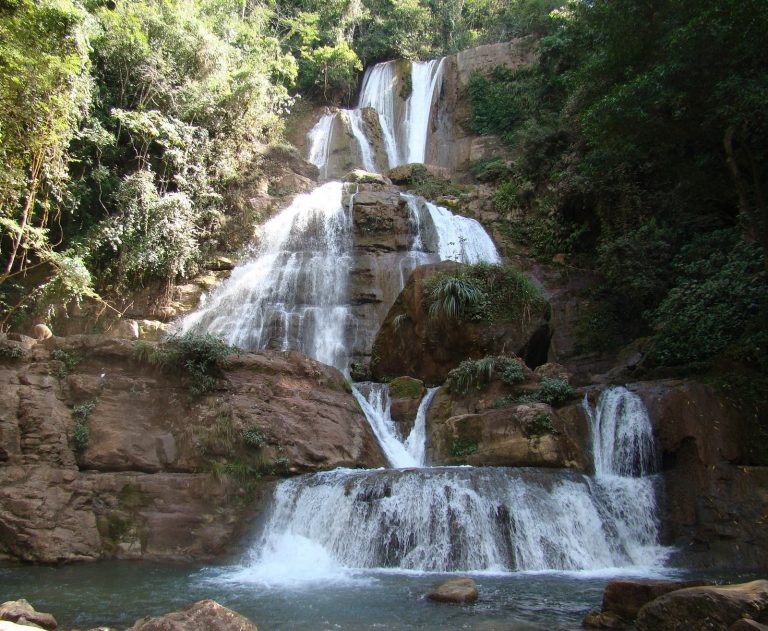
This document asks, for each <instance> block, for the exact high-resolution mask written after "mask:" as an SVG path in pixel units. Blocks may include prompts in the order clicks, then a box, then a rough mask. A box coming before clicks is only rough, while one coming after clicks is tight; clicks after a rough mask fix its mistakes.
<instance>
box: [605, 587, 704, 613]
mask: <svg viewBox="0 0 768 631" xmlns="http://www.w3.org/2000/svg"><path fill="white" fill-rule="evenodd" d="M703 585H706V583H705V582H703V581H673V580H663V579H627V578H622V579H614V580H612V581H609V582H608V584H607V585H606V586H605V591H604V592H603V611H611V612H613V613H615V614H617V615H619V616H621V617H622V618H624V619H625V620H634V619H635V618H636V617H637V614H638V612H639V611H640V609H641V608H642V607H643V606H645V605H647V604H648V603H649V602H651V601H652V600H655V599H656V598H658V597H659V596H663V595H664V594H668V593H670V592H674V591H676V590H678V589H686V588H688V587H700V586H703Z"/></svg>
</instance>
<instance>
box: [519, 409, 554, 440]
mask: <svg viewBox="0 0 768 631" xmlns="http://www.w3.org/2000/svg"><path fill="white" fill-rule="evenodd" d="M525 433H526V435H527V436H528V437H529V438H536V437H541V436H544V435H545V434H557V430H556V429H555V426H554V424H553V423H552V417H551V416H550V415H549V414H547V413H546V412H541V413H539V414H537V415H536V416H534V417H533V418H531V419H529V420H528V422H527V423H526V424H525Z"/></svg>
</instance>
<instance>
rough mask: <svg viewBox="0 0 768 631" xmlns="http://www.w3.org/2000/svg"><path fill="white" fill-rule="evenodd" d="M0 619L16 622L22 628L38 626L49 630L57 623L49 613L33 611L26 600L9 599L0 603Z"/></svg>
mask: <svg viewBox="0 0 768 631" xmlns="http://www.w3.org/2000/svg"><path fill="white" fill-rule="evenodd" d="M0 620H2V621H6V622H13V623H16V624H18V625H20V626H22V627H23V628H29V627H39V628H41V629H48V630H49V631H51V630H52V629H55V628H56V627H57V626H58V624H57V623H56V618H54V617H53V616H52V615H51V614H49V613H43V612H41V611H35V608H34V607H33V606H32V605H30V604H29V603H28V602H27V601H26V600H24V599H23V598H20V599H19V600H9V601H7V602H4V603H3V604H2V605H0Z"/></svg>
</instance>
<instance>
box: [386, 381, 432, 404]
mask: <svg viewBox="0 0 768 631" xmlns="http://www.w3.org/2000/svg"><path fill="white" fill-rule="evenodd" d="M423 391H424V384H423V383H422V382H421V381H419V380H418V379H414V378H413V377H397V378H396V379H393V380H392V381H390V382H389V395H390V397H392V398H393V399H415V398H417V397H421V394H422V392H423Z"/></svg>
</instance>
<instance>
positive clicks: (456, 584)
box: [427, 578, 478, 603]
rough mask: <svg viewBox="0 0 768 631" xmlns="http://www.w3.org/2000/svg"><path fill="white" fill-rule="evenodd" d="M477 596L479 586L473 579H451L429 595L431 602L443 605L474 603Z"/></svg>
mask: <svg viewBox="0 0 768 631" xmlns="http://www.w3.org/2000/svg"><path fill="white" fill-rule="evenodd" d="M477 596H478V592H477V585H475V581H473V580H472V579H471V578H452V579H449V580H447V581H445V582H444V583H440V585H438V586H437V587H435V589H433V590H432V591H431V592H429V593H428V594H427V598H428V599H429V600H434V601H436V602H441V603H472V602H475V601H476V600H477Z"/></svg>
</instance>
